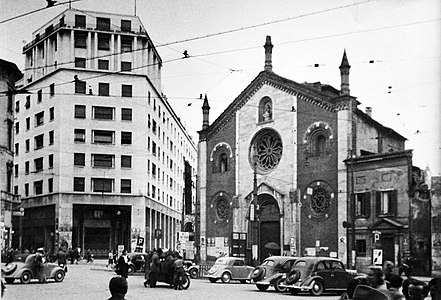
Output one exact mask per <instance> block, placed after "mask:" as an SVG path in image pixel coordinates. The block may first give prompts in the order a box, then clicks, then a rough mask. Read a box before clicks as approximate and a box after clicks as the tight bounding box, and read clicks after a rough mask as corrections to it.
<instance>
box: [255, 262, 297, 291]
mask: <svg viewBox="0 0 441 300" xmlns="http://www.w3.org/2000/svg"><path fill="white" fill-rule="evenodd" d="M297 259H298V257H292V256H270V257H268V258H266V259H265V260H264V261H263V262H262V264H261V265H259V266H257V267H256V268H255V269H254V271H253V272H252V273H251V279H252V280H253V282H254V283H255V284H256V287H257V288H258V289H259V290H260V291H266V290H267V289H268V288H269V287H270V286H273V287H274V289H275V290H276V291H277V292H285V291H286V288H285V287H282V286H280V285H281V284H283V281H284V280H285V278H284V277H283V275H284V274H286V273H288V272H289V271H291V267H292V266H293V264H294V263H295V261H296V260H297Z"/></svg>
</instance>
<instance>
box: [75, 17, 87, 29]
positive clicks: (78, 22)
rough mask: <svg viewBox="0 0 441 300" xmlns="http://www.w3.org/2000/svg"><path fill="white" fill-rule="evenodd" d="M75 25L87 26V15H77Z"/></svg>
mask: <svg viewBox="0 0 441 300" xmlns="http://www.w3.org/2000/svg"><path fill="white" fill-rule="evenodd" d="M75 27H77V28H86V16H82V15H75Z"/></svg>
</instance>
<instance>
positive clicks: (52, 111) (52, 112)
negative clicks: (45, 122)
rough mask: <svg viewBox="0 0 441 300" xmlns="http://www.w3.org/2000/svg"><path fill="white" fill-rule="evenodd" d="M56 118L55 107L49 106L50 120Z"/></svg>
mask: <svg viewBox="0 0 441 300" xmlns="http://www.w3.org/2000/svg"><path fill="white" fill-rule="evenodd" d="M54 118H55V110H54V108H53V107H50V108H49V121H53V120H54Z"/></svg>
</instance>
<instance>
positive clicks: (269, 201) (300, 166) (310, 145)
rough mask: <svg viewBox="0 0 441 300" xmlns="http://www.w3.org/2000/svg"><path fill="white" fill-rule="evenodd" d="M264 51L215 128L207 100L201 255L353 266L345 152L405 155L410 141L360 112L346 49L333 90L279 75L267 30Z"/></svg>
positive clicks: (201, 149)
mask: <svg viewBox="0 0 441 300" xmlns="http://www.w3.org/2000/svg"><path fill="white" fill-rule="evenodd" d="M264 48H265V67H264V70H263V71H262V72H260V73H259V74H258V75H257V77H256V78H255V79H254V80H253V81H252V82H251V83H250V84H249V85H248V86H247V87H246V88H245V89H244V90H243V91H242V93H241V94H240V95H239V96H237V98H236V99H235V100H234V101H233V102H232V103H231V104H230V105H229V106H228V107H227V108H226V109H225V111H224V112H223V113H222V114H221V115H220V116H219V117H218V118H217V119H216V120H214V121H213V122H212V123H211V124H210V123H209V110H210V107H209V100H208V98H207V96H206V97H205V99H204V104H203V107H202V110H203V124H202V130H201V131H199V143H198V186H197V190H198V195H197V203H196V204H197V205H196V212H197V222H196V231H197V233H196V234H197V238H196V247H197V249H198V250H197V251H198V254H199V256H200V259H201V261H202V262H206V261H213V260H215V259H216V258H217V257H219V256H222V255H230V256H238V257H244V258H246V260H247V262H249V263H253V264H257V263H259V262H261V261H262V260H263V259H264V258H265V257H267V256H268V255H270V254H272V255H297V256H302V255H312V256H319V255H320V256H331V257H337V258H339V259H341V260H342V261H344V262H350V261H351V260H353V258H355V257H351V253H352V252H353V251H351V250H353V248H352V247H351V245H353V243H352V240H353V239H354V238H353V236H352V234H351V232H352V231H351V230H352V229H351V228H352V225H351V226H349V228H348V226H343V225H342V224H343V222H345V224H351V220H352V219H351V218H352V217H353V216H354V214H352V213H351V209H352V208H353V207H352V206H351V205H350V204H351V201H350V199H351V195H352V194H353V189H354V187H353V185H351V181H350V180H351V174H350V172H351V164H349V163H348V161H349V160H348V158H350V157H361V156H366V155H374V154H375V155H379V154H382V153H387V152H389V151H392V150H393V151H404V150H405V148H404V142H405V140H406V139H405V138H404V137H402V136H401V135H400V134H398V133H397V132H395V131H394V130H392V129H390V128H387V127H385V126H382V125H381V124H379V123H378V122H376V121H373V119H372V118H371V116H370V113H369V112H362V111H360V110H359V109H358V105H359V104H360V103H359V102H358V101H357V99H356V98H355V97H353V96H351V95H350V89H349V70H350V65H349V62H348V59H347V56H346V53H344V55H343V59H342V62H341V65H340V75H341V86H340V90H338V89H335V88H334V87H332V86H329V85H325V84H320V83H302V84H300V83H297V82H295V81H292V80H290V79H287V78H284V77H281V76H279V75H277V74H276V73H274V72H273V68H272V48H273V45H272V43H271V37H270V36H267V38H266V43H265V45H264ZM383 145H388V147H389V146H390V147H393V149H392V150H391V148H388V147H384V146H383ZM410 155H411V154H410ZM410 163H411V162H410ZM402 200H403V201H408V199H402ZM352 223H354V224H355V222H352Z"/></svg>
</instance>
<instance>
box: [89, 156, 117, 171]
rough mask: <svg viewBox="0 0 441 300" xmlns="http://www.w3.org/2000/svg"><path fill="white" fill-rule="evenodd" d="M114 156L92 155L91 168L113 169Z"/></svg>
mask: <svg viewBox="0 0 441 300" xmlns="http://www.w3.org/2000/svg"><path fill="white" fill-rule="evenodd" d="M114 160H115V156H114V155H111V154H92V167H95V168H113V165H114Z"/></svg>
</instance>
